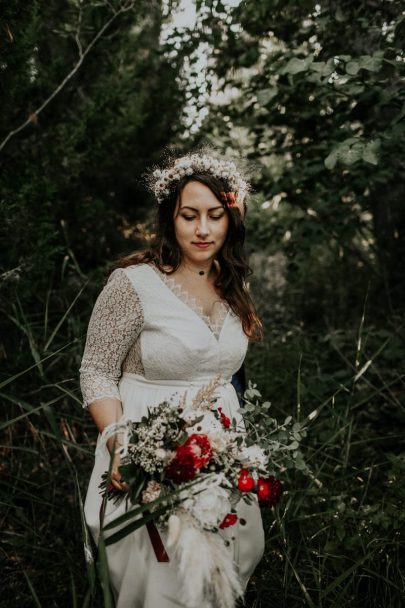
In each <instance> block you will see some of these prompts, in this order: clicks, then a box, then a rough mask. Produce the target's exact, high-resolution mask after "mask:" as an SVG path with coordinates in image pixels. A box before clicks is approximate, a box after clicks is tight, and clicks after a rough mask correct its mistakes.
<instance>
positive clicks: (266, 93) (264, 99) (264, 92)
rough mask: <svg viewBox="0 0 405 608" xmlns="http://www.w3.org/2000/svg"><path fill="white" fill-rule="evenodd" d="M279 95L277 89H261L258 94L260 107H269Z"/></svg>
mask: <svg viewBox="0 0 405 608" xmlns="http://www.w3.org/2000/svg"><path fill="white" fill-rule="evenodd" d="M277 93H278V89H277V87H272V88H269V89H261V90H260V91H258V92H257V93H256V97H257V101H258V102H259V103H260V105H262V106H265V105H267V104H268V103H269V102H270V101H271V100H272V99H273V98H274V97H275V96H276V95H277Z"/></svg>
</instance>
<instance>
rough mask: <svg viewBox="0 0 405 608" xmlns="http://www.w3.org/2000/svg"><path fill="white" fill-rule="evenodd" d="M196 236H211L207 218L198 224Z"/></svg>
mask: <svg viewBox="0 0 405 608" xmlns="http://www.w3.org/2000/svg"><path fill="white" fill-rule="evenodd" d="M196 234H198V236H201V237H206V236H207V235H208V234H209V229H208V224H207V220H206V218H204V217H202V218H201V219H200V221H199V222H198V225H197V229H196Z"/></svg>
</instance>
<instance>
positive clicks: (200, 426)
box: [182, 410, 224, 437]
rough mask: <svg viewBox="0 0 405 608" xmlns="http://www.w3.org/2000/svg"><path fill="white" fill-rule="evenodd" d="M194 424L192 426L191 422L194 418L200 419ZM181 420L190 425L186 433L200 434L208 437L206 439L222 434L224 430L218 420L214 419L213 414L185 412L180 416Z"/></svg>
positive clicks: (197, 411)
mask: <svg viewBox="0 0 405 608" xmlns="http://www.w3.org/2000/svg"><path fill="white" fill-rule="evenodd" d="M201 417H202V420H199V421H198V422H196V423H195V424H193V420H194V419H196V418H201ZM182 418H183V419H184V420H186V422H188V423H191V424H192V426H190V427H189V428H188V429H187V432H188V433H189V434H190V435H191V434H192V433H201V434H203V435H208V437H210V436H211V434H213V435H218V434H223V433H224V429H223V426H222V424H221V423H220V421H219V420H217V418H216V417H215V415H214V413H213V412H205V411H202V410H186V411H185V412H183V414H182Z"/></svg>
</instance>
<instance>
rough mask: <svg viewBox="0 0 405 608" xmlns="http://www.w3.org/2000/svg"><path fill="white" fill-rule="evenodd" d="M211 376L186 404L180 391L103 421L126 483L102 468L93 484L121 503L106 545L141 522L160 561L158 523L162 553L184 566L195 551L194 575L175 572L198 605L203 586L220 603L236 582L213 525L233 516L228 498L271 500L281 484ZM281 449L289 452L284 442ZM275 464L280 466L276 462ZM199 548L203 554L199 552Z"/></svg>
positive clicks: (230, 521)
mask: <svg viewBox="0 0 405 608" xmlns="http://www.w3.org/2000/svg"><path fill="white" fill-rule="evenodd" d="M218 384H219V377H217V378H215V379H214V380H213V381H212V382H211V383H209V384H208V385H206V386H203V387H201V388H200V390H199V391H198V392H197V394H196V396H195V397H194V399H193V401H192V404H191V406H186V395H184V396H183V397H182V398H181V399H180V400H178V401H176V400H175V399H173V397H172V398H171V399H170V400H169V401H163V402H162V403H160V404H159V405H157V406H155V407H153V408H152V409H150V410H149V412H148V415H147V416H145V417H143V418H142V419H141V420H140V421H139V422H134V421H130V420H126V419H121V421H119V422H118V423H116V424H113V425H110V427H108V428H107V429H106V430H105V432H104V433H103V437H102V440H103V442H105V441H106V440H107V439H108V437H110V436H111V435H112V434H114V433H118V432H119V433H120V434H121V435H122V437H123V440H122V445H121V446H120V447H119V449H118V450H117V451H119V453H120V456H121V466H120V467H119V471H120V473H121V476H122V479H123V481H125V482H126V483H127V484H128V486H129V490H128V492H125V493H124V492H120V491H118V490H117V489H116V488H115V487H114V486H113V485H112V484H111V483H110V480H109V473H108V472H106V473H105V474H104V477H103V482H102V484H101V485H100V487H101V489H102V490H103V492H104V497H105V499H107V500H109V499H111V500H114V501H120V500H124V499H125V500H126V501H127V503H129V505H128V506H129V509H128V511H127V512H125V513H124V514H123V515H121V516H120V517H117V518H116V519H115V520H113V521H111V522H110V523H109V524H108V525H106V526H105V527H104V529H103V530H104V531H105V532H109V531H110V530H112V529H114V528H116V527H119V530H118V531H116V532H115V533H113V534H111V535H109V536H106V538H105V544H106V545H108V544H112V543H114V542H117V541H118V540H120V539H121V538H123V537H124V536H126V535H127V534H129V533H131V532H133V531H134V530H136V529H138V528H140V527H141V526H144V525H145V526H146V529H147V530H148V532H149V536H150V539H151V542H152V545H153V548H154V550H155V553H156V557H157V559H158V560H159V561H167V560H168V559H169V557H168V555H167V553H166V551H165V548H164V546H163V543H162V540H161V538H160V535H159V532H158V530H157V528H156V526H157V525H158V526H159V527H161V528H162V529H163V530H165V532H166V534H167V538H166V546H167V548H168V549H169V553H170V552H172V555H175V556H176V557H177V558H178V560H179V564H180V568H181V569H182V568H183V569H184V574H186V572H187V570H188V569H189V568H190V564H192V563H193V561H195V560H196V556H195V554H196V553H198V556H197V560H198V567H197V568H196V571H198V572H199V575H200V578H199V579H198V580H197V578H198V577H196V576H195V575H193V577H188V576H186V575H185V576H184V577H183V579H184V580H185V589H184V603H185V605H187V606H193V605H194V603H196V605H198V602H200V604H199V605H203V604H202V603H201V598H202V597H206V596H207V590H208V591H209V592H210V593H211V596H212V599H213V600H215V601H216V603H215V602H214V603H215V605H218V606H221V607H222V606H223V607H224V608H225V607H226V608H228V607H231V606H233V605H234V602H235V599H236V598H237V597H239V596H241V595H242V589H241V586H240V583H239V581H238V577H237V574H236V572H235V570H234V564H233V558H232V555H231V554H230V553H229V552H228V551H225V550H224V544H223V538H222V537H221V533H220V530H223V529H225V528H228V527H230V526H233V525H235V524H236V523H237V520H238V516H237V509H236V506H237V504H238V503H239V501H240V500H241V499H242V500H244V501H246V502H247V503H252V502H253V501H258V504H259V505H260V506H262V507H265V506H274V505H276V504H277V502H278V501H279V499H280V496H281V493H282V484H281V482H280V481H279V480H278V479H277V478H276V477H275V476H274V475H273V474H270V469H271V470H274V466H273V465H274V463H272V464H271V465H270V463H269V449H268V446H269V442H268V441H267V444H264V443H263V442H262V440H261V436H260V432H259V429H257V428H256V426H255V427H254V429H252V432H250V431H249V428H246V426H245V423H244V421H243V420H240V422H239V423H238V422H237V420H236V419H233V420H231V419H230V418H229V417H228V416H227V415H226V414H225V413H224V411H223V408H222V407H221V405H220V403H217V401H218V398H217V397H216V396H215V390H216V388H217V387H218ZM250 388H251V391H252V394H253V395H254V394H255V390H254V389H252V387H250ZM256 394H259V393H258V392H257V391H256ZM250 405H251V404H250ZM262 443H263V445H266V447H267V449H266V448H264V447H263V445H262ZM287 452H289V453H290V455H291V449H290V446H287ZM278 453H279V454H280V453H282V450H280V449H279V450H278ZM289 457H290V456H289ZM278 467H279V469H280V470H283V465H282V464H280V463H278ZM285 468H286V467H285V466H284V470H285ZM196 547H198V551H197V552H196ZM202 555H206V556H207V559H206V560H204V559H201V556H202ZM196 565H197V564H196ZM190 579H192V580H191V581H190ZM187 581H189V588H187ZM225 589H226V590H227V591H226V592H224V590H225ZM227 593H228V595H227ZM199 598H200V599H199ZM219 598H220V599H219Z"/></svg>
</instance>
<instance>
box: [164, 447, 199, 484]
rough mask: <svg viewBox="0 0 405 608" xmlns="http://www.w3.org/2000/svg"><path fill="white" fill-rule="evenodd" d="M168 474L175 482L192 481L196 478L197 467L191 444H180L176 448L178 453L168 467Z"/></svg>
mask: <svg viewBox="0 0 405 608" xmlns="http://www.w3.org/2000/svg"><path fill="white" fill-rule="evenodd" d="M165 470H166V475H167V477H168V478H169V479H172V480H173V481H174V483H182V482H183V481H191V480H192V479H194V477H195V474H196V471H197V467H196V466H195V457H194V454H193V452H192V451H191V449H190V447H189V446H184V445H180V446H179V447H178V448H177V450H176V455H175V456H174V458H173V459H172V460H171V461H170V462H169V464H168V465H167V467H166V469H165Z"/></svg>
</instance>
